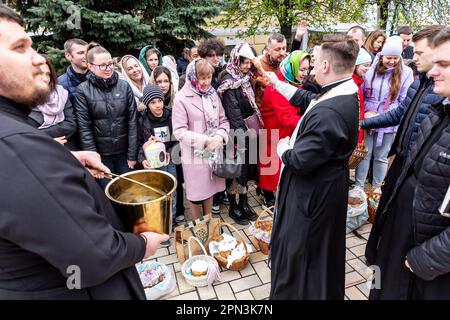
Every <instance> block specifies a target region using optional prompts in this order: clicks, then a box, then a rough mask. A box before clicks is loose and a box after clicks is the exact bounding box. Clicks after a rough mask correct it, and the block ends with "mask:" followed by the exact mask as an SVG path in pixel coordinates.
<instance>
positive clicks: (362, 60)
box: [355, 48, 372, 66]
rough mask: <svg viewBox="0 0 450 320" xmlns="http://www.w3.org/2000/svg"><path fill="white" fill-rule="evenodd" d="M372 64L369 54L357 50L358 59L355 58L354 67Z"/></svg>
mask: <svg viewBox="0 0 450 320" xmlns="http://www.w3.org/2000/svg"><path fill="white" fill-rule="evenodd" d="M366 63H372V57H371V56H370V54H369V53H368V52H367V51H366V50H365V49H364V48H361V49H359V53H358V57H357V58H356V62H355V66H359V65H360V64H366Z"/></svg>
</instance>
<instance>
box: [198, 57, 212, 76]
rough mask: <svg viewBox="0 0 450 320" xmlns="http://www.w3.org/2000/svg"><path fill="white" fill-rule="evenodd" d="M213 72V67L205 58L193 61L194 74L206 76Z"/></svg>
mask: <svg viewBox="0 0 450 320" xmlns="http://www.w3.org/2000/svg"><path fill="white" fill-rule="evenodd" d="M213 74H214V67H213V66H212V65H211V64H210V63H209V62H208V60H206V59H203V58H202V59H199V60H197V62H196V63H195V76H196V77H197V78H198V77H201V76H208V75H213Z"/></svg>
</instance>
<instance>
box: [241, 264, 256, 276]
mask: <svg viewBox="0 0 450 320" xmlns="http://www.w3.org/2000/svg"><path fill="white" fill-rule="evenodd" d="M239 272H240V274H241V276H242V277H247V276H249V275H252V274H254V273H255V269H253V267H252V264H251V263H247V265H246V266H245V268H244V269H242V270H240V271H239Z"/></svg>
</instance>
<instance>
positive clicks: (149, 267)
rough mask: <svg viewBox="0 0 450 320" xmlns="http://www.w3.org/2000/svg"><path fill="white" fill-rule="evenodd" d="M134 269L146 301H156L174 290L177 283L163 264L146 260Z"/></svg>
mask: <svg viewBox="0 0 450 320" xmlns="http://www.w3.org/2000/svg"><path fill="white" fill-rule="evenodd" d="M136 268H137V270H138V273H139V278H140V279H141V282H142V285H143V286H144V290H145V296H146V298H147V300H157V299H158V298H160V297H162V296H164V295H166V294H169V293H171V292H172V291H173V290H175V288H176V286H177V283H176V281H175V278H174V276H173V275H172V273H171V272H170V270H169V268H167V266H166V265H165V264H162V263H160V262H156V261H153V260H147V261H143V262H141V263H138V264H137V265H136Z"/></svg>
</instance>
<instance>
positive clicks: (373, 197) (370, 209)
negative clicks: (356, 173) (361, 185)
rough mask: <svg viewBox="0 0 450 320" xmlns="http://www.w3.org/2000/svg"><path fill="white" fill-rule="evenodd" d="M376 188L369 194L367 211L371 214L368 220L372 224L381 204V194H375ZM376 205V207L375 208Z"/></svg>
mask: <svg viewBox="0 0 450 320" xmlns="http://www.w3.org/2000/svg"><path fill="white" fill-rule="evenodd" d="M374 190H375V188H372V189H371V190H370V191H369V192H368V193H367V210H368V212H369V218H368V219H367V220H368V221H369V222H370V223H374V221H375V216H376V214H377V210H378V204H379V202H380V198H381V194H379V193H376V192H374ZM374 203H376V207H375V206H374Z"/></svg>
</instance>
